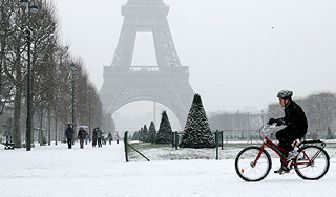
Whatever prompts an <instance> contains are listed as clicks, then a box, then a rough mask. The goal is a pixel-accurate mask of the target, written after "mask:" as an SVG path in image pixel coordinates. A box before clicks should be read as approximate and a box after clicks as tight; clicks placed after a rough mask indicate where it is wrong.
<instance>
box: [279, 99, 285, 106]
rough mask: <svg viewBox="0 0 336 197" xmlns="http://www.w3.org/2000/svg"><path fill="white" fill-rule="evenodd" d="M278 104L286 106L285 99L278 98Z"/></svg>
mask: <svg viewBox="0 0 336 197" xmlns="http://www.w3.org/2000/svg"><path fill="white" fill-rule="evenodd" d="M279 104H280V106H281V107H286V99H282V98H279Z"/></svg>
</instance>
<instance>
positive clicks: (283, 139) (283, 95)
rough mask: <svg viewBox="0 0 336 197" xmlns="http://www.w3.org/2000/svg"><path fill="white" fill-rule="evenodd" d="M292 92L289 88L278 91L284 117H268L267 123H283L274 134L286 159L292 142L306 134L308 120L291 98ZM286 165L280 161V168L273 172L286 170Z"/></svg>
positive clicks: (290, 150)
mask: <svg viewBox="0 0 336 197" xmlns="http://www.w3.org/2000/svg"><path fill="white" fill-rule="evenodd" d="M292 95H293V92H292V91H290V90H281V91H279V92H278V94H277V97H278V98H279V104H280V106H281V107H284V108H285V117H282V118H270V120H269V122H268V124H276V125H277V126H281V125H285V126H286V127H285V128H284V129H281V130H279V131H277V132H276V134H275V136H276V138H277V140H278V141H279V144H278V146H279V147H280V148H281V149H284V150H286V151H283V155H284V156H285V157H287V159H292V158H289V156H290V157H294V156H296V155H293V154H294V152H293V150H294V147H293V146H292V144H293V142H294V141H295V140H296V139H297V138H299V139H300V138H302V137H303V136H304V135H306V134H307V130H308V121H307V117H306V114H305V112H303V110H302V109H301V107H300V106H299V105H298V104H296V103H295V102H294V101H293V100H292ZM288 171H289V170H288V168H287V166H284V164H283V163H281V166H280V169H279V170H277V171H274V172H275V173H282V172H288Z"/></svg>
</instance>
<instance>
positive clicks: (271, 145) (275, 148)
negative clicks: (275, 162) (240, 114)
mask: <svg viewBox="0 0 336 197" xmlns="http://www.w3.org/2000/svg"><path fill="white" fill-rule="evenodd" d="M265 147H267V148H269V149H271V150H273V151H274V152H275V153H276V154H277V155H278V156H279V158H280V160H281V162H283V163H284V164H285V165H288V163H289V161H287V158H285V157H284V156H283V155H282V153H281V152H280V151H283V152H288V151H287V150H285V149H282V148H280V147H279V146H277V145H276V144H274V143H273V142H272V140H271V139H270V138H269V137H267V136H266V137H265V141H264V143H263V144H262V145H261V147H260V151H259V153H258V155H257V157H256V158H255V160H254V161H253V164H252V165H253V166H255V165H256V163H257V161H258V159H259V158H260V155H261V154H262V153H263V152H264V151H265Z"/></svg>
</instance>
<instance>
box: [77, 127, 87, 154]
mask: <svg viewBox="0 0 336 197" xmlns="http://www.w3.org/2000/svg"><path fill="white" fill-rule="evenodd" d="M86 136H87V133H86V131H85V130H84V128H83V127H80V128H79V131H78V139H79V143H80V148H81V149H83V148H84V140H85V138H86Z"/></svg>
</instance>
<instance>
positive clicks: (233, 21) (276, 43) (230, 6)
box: [54, 0, 336, 112]
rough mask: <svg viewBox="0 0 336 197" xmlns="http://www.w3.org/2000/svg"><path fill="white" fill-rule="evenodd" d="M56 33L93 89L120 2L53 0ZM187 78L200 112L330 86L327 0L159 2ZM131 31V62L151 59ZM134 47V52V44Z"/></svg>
mask: <svg viewBox="0 0 336 197" xmlns="http://www.w3.org/2000/svg"><path fill="white" fill-rule="evenodd" d="M54 2H55V5H56V7H57V13H58V16H59V18H60V24H61V26H60V28H61V35H62V38H63V40H64V42H65V43H67V44H69V45H70V51H71V53H72V54H73V55H75V56H78V57H81V58H82V59H83V60H84V63H85V66H86V70H87V71H88V74H89V77H90V80H91V81H92V82H93V83H94V84H96V86H97V88H98V89H100V88H101V86H102V83H103V66H104V65H110V64H111V61H112V57H113V54H114V50H115V48H116V47H117V43H118V39H119V35H120V30H121V26H122V22H123V17H122V16H121V6H122V5H123V4H125V3H126V2H127V1H126V0H95V1H93V0H54ZM164 2H165V3H166V4H167V5H169V6H170V11H169V15H168V22H169V25H170V30H171V34H172V37H173V41H174V44H175V47H176V50H177V53H178V56H179V57H180V60H181V63H182V65H184V66H189V70H190V79H189V81H190V84H191V86H192V88H193V89H194V91H195V92H196V93H200V94H201V95H202V99H203V103H204V106H205V108H206V110H207V111H208V112H209V111H210V112H212V111H236V110H241V111H253V110H255V111H260V110H261V109H266V108H267V105H268V104H270V103H272V102H276V93H277V91H278V90H280V89H291V90H293V91H294V94H295V96H299V97H303V96H307V95H309V94H311V93H316V92H319V91H332V92H335V89H336V86H335V85H336V72H335V71H336V67H335V66H336V54H335V52H336V36H335V35H336V34H335V33H336V32H335V30H336V20H335V19H336V12H335V10H336V1H335V0H319V1H317V0H281V1H280V0H165V1H164ZM150 36H151V35H150V34H148V33H141V34H138V35H137V39H136V41H135V42H136V46H135V50H134V57H133V65H139V64H153V63H155V57H154V49H153V40H152V38H151V37H150ZM140 48H141V50H138V49H140Z"/></svg>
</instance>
